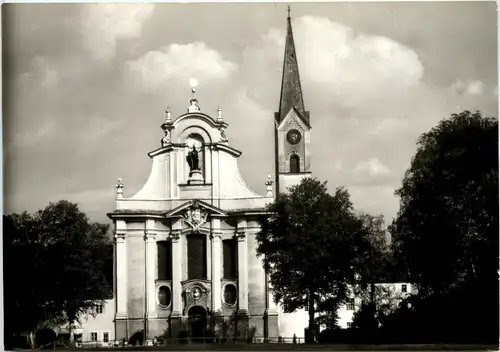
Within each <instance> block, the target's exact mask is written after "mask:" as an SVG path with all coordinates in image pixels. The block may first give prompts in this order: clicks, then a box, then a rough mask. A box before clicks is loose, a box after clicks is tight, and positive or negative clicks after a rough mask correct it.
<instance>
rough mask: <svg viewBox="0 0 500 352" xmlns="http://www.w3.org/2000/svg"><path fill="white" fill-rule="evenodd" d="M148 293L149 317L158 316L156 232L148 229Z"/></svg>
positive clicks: (145, 237)
mask: <svg viewBox="0 0 500 352" xmlns="http://www.w3.org/2000/svg"><path fill="white" fill-rule="evenodd" d="M144 239H145V241H146V294H147V303H148V304H147V309H148V310H147V317H148V318H156V285H155V280H156V258H157V255H158V254H157V251H158V249H157V248H156V234H155V233H152V232H149V231H146V234H145V236H144Z"/></svg>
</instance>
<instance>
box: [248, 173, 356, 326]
mask: <svg viewBox="0 0 500 352" xmlns="http://www.w3.org/2000/svg"><path fill="white" fill-rule="evenodd" d="M267 211H268V215H266V216H265V217H262V218H261V219H260V225H261V231H260V233H258V234H257V242H258V247H257V253H258V255H259V256H262V258H263V263H264V268H265V270H266V272H268V273H269V277H270V283H271V286H272V291H273V293H274V297H275V300H276V303H281V304H282V305H283V307H284V310H285V311H286V312H293V311H295V310H297V309H300V308H306V309H308V312H309V329H310V331H313V330H314V328H315V324H314V318H315V312H316V307H318V306H320V305H325V304H326V305H327V306H328V307H329V310H330V311H332V310H334V311H336V309H337V308H338V306H339V305H340V304H341V303H344V302H345V301H346V298H347V297H348V294H349V292H350V284H351V283H352V281H353V279H354V265H355V263H354V259H355V255H356V248H355V246H354V244H355V242H356V238H357V237H358V236H359V235H360V232H361V223H360V221H359V219H357V217H356V215H355V214H354V212H353V208H352V203H351V201H350V199H349V193H348V192H347V190H345V189H343V188H338V189H337V190H336V192H335V195H333V196H332V195H330V194H328V192H327V188H326V183H321V182H320V181H318V180H317V179H314V178H305V179H303V180H302V182H301V183H300V184H299V185H297V186H294V187H291V188H290V189H289V193H288V194H280V195H278V197H277V199H276V201H275V202H274V203H272V204H270V205H269V206H268V208H267ZM325 302H327V303H325Z"/></svg>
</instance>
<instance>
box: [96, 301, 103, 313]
mask: <svg viewBox="0 0 500 352" xmlns="http://www.w3.org/2000/svg"><path fill="white" fill-rule="evenodd" d="M102 311H103V307H102V304H101V303H99V304H97V305H96V307H95V312H96V313H97V314H102Z"/></svg>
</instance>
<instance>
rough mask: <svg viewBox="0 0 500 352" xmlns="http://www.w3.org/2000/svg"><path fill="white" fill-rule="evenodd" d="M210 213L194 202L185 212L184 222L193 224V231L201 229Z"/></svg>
mask: <svg viewBox="0 0 500 352" xmlns="http://www.w3.org/2000/svg"><path fill="white" fill-rule="evenodd" d="M207 218H208V213H207V212H206V211H203V209H201V207H200V206H199V205H198V204H197V203H194V204H193V205H191V207H190V208H189V209H188V210H187V211H186V212H185V213H184V215H183V220H184V223H185V224H187V225H189V226H191V228H192V229H193V231H196V232H197V231H199V230H200V227H201V226H202V225H203V224H205V223H206V222H207Z"/></svg>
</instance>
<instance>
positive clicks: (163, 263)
mask: <svg viewBox="0 0 500 352" xmlns="http://www.w3.org/2000/svg"><path fill="white" fill-rule="evenodd" d="M157 246H158V280H172V242H170V241H158V242H157Z"/></svg>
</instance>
